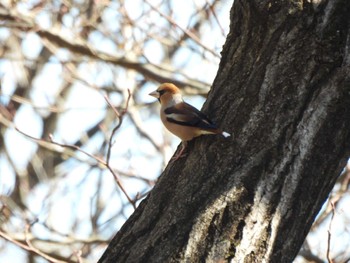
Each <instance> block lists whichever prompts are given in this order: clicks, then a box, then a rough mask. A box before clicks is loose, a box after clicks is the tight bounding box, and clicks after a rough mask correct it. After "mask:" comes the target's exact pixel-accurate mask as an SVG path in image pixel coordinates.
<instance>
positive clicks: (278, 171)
mask: <svg viewBox="0 0 350 263" xmlns="http://www.w3.org/2000/svg"><path fill="white" fill-rule="evenodd" d="M309 2H311V1H309ZM309 2H307V1H301V0H299V1H292V0H290V1H261V0H256V1H243V0H236V1H234V4H233V7H232V10H231V28H230V33H229V35H228V37H227V40H226V44H225V45H224V48H223V51H222V60H221V63H220V67H219V70H218V74H217V77H216V79H215V81H214V83H213V88H212V90H211V92H210V94H209V97H208V100H207V102H206V104H205V106H204V108H203V111H204V112H206V113H207V114H208V115H209V117H210V118H212V119H214V120H216V122H217V123H218V124H220V126H221V127H222V128H223V129H224V130H226V131H228V132H233V133H234V136H232V137H230V138H229V139H224V138H222V137H220V136H204V137H200V138H197V139H195V140H194V141H192V142H191V143H190V144H189V147H188V152H189V154H188V155H187V156H186V157H185V158H182V159H179V160H178V161H176V162H174V163H171V162H170V163H169V165H168V166H167V168H166V169H165V171H164V173H163V174H162V176H161V177H160V179H159V181H158V183H157V184H156V186H155V187H154V189H153V190H152V192H151V193H150V194H149V195H148V197H147V198H146V199H145V200H144V201H143V202H142V203H141V204H140V205H139V207H138V208H137V209H136V211H135V212H134V214H133V215H132V216H131V217H130V218H129V220H128V221H127V222H126V223H125V225H124V226H123V227H122V229H121V230H120V231H119V232H118V233H117V235H116V236H115V237H114V238H113V240H112V242H111V243H110V245H109V247H108V248H107V250H106V252H105V253H104V255H103V256H102V257H101V259H100V261H99V262H179V261H181V262H225V261H228V260H232V261H233V262H290V261H292V260H293V259H294V257H295V256H296V254H297V253H298V251H299V248H300V246H301V245H302V243H303V240H304V238H305V236H306V234H307V233H308V231H309V229H310V226H311V224H312V222H313V220H314V218H315V216H316V215H317V213H318V211H319V210H320V208H321V206H322V204H323V202H324V201H325V199H326V198H327V195H328V193H329V192H330V190H331V189H332V186H333V185H334V183H335V180H336V178H337V176H338V174H339V173H340V171H341V169H342V167H343V166H344V165H345V162H346V159H347V158H348V156H349V150H350V148H349V142H350V132H349V128H350V78H349V76H350V70H349V62H350V54H349V50H350V33H349V29H350V16H349V13H350V1H347V0H332V1H325V0H324V1H314V2H318V3H309Z"/></svg>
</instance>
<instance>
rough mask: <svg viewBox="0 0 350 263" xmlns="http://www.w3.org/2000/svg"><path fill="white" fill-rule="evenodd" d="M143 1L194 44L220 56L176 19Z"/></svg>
mask: <svg viewBox="0 0 350 263" xmlns="http://www.w3.org/2000/svg"><path fill="white" fill-rule="evenodd" d="M145 3H147V4H148V5H149V6H150V7H151V8H152V9H153V10H154V11H156V12H157V13H158V14H159V15H161V16H162V17H164V18H165V19H166V20H168V22H169V23H170V24H172V25H173V26H175V27H177V28H179V29H180V30H181V31H182V32H183V33H185V34H186V35H187V36H188V37H189V38H190V39H192V40H193V41H194V42H195V43H196V44H198V45H199V46H201V47H202V48H203V49H204V50H206V51H208V52H210V53H211V54H213V55H214V56H215V57H218V58H220V56H219V55H218V54H217V53H216V52H215V51H214V50H212V49H210V48H209V47H207V46H205V45H204V44H203V43H202V42H201V40H200V39H199V38H198V37H197V36H196V35H195V34H193V33H192V32H191V31H188V30H187V29H185V28H183V27H181V26H180V25H179V24H178V23H176V21H175V20H174V19H173V18H172V17H170V16H168V15H166V14H164V13H163V12H161V11H160V10H159V9H158V8H157V7H155V6H154V5H152V4H151V3H150V2H148V1H147V0H145Z"/></svg>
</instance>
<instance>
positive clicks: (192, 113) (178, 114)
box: [149, 83, 231, 160]
mask: <svg viewBox="0 0 350 263" xmlns="http://www.w3.org/2000/svg"><path fill="white" fill-rule="evenodd" d="M149 95H150V96H153V97H155V98H156V99H158V101H159V102H160V105H161V107H160V118H161V120H162V122H163V124H164V126H165V127H166V128H167V129H168V130H169V131H170V132H171V133H172V134H174V135H176V136H177V137H179V138H180V139H181V141H182V147H181V149H180V152H179V153H178V154H176V155H175V156H174V157H173V158H172V159H174V160H177V159H179V158H180V157H183V156H184V155H183V152H184V150H185V148H186V146H187V142H188V141H191V140H192V139H193V138H195V137H198V136H201V135H206V134H221V135H223V136H224V137H229V136H231V134H229V133H227V132H225V131H222V130H221V129H219V128H218V127H217V126H216V124H214V122H212V121H211V120H210V119H209V118H208V117H207V116H206V115H205V114H204V113H203V112H201V111H199V110H198V109H196V108H195V107H193V106H192V105H190V104H188V103H186V102H185V101H184V100H183V98H182V95H181V91H180V89H179V88H178V87H177V86H175V85H174V84H173V83H163V84H161V85H160V86H159V87H158V89H156V90H155V91H153V92H151V93H149Z"/></svg>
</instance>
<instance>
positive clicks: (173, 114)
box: [164, 102, 217, 130]
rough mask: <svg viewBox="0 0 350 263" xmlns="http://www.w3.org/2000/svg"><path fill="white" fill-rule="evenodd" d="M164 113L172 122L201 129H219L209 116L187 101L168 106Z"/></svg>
mask: <svg viewBox="0 0 350 263" xmlns="http://www.w3.org/2000/svg"><path fill="white" fill-rule="evenodd" d="M164 113H165V115H166V118H167V120H168V121H169V122H172V123H176V124H179V125H183V126H190V127H198V128H201V129H209V130H211V129H217V126H216V125H215V124H214V123H213V122H212V121H211V120H209V119H208V117H207V116H205V115H204V114H203V113H202V112H200V111H199V110H197V109H196V108H195V107H193V106H191V105H190V104H187V103H186V102H183V103H179V104H176V105H174V106H171V107H169V108H166V109H165V110H164Z"/></svg>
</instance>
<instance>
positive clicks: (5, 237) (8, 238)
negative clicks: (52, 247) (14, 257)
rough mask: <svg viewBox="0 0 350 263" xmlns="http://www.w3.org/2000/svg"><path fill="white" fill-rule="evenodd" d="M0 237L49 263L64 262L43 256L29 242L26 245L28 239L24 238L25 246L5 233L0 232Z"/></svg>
mask: <svg viewBox="0 0 350 263" xmlns="http://www.w3.org/2000/svg"><path fill="white" fill-rule="evenodd" d="M0 236H1V237H3V238H4V239H6V240H7V241H9V242H11V243H13V244H15V245H17V246H19V247H21V248H23V249H24V250H26V251H30V252H34V253H35V254H37V255H39V256H41V257H43V258H45V259H46V260H48V261H49V262H54V263H64V261H61V260H58V259H55V258H53V257H51V256H49V255H47V254H45V253H44V252H42V251H40V250H39V249H37V248H35V247H33V246H32V245H31V243H30V242H29V243H28V241H29V239H27V238H26V242H27V245H26V244H23V243H21V242H18V241H17V240H15V239H13V238H12V237H11V236H9V235H8V234H6V233H5V232H3V231H1V230H0Z"/></svg>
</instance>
